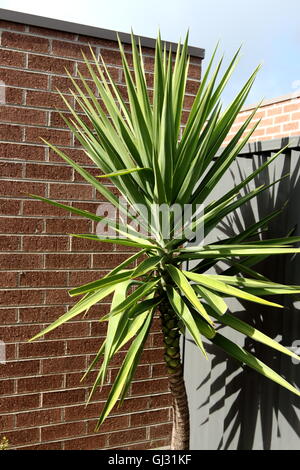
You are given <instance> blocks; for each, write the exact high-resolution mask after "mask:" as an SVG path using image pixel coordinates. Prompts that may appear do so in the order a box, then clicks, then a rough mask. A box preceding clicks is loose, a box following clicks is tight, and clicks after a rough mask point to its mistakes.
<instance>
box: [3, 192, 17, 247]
mask: <svg viewBox="0 0 300 470" xmlns="http://www.w3.org/2000/svg"><path fill="white" fill-rule="evenodd" d="M20 213H21V202H20V201H15V200H12V199H2V200H0V214H1V215H11V214H14V215H20ZM12 243H14V242H12ZM0 244H1V249H3V248H4V245H3V241H2V242H1V243H0Z"/></svg>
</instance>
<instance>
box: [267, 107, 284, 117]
mask: <svg viewBox="0 0 300 470" xmlns="http://www.w3.org/2000/svg"><path fill="white" fill-rule="evenodd" d="M281 113H282V107H281V106H276V107H275V108H271V109H268V110H267V115H268V116H274V115H275V114H281Z"/></svg>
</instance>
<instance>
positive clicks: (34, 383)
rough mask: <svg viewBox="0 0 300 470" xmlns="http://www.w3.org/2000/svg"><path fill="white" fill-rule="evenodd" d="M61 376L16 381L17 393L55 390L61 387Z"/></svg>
mask: <svg viewBox="0 0 300 470" xmlns="http://www.w3.org/2000/svg"><path fill="white" fill-rule="evenodd" d="M63 382H64V380H63V375H49V376H46V377H29V378H26V379H23V378H22V379H18V382H17V389H18V393H25V392H43V391H46V390H56V389H59V388H62V387H63Z"/></svg>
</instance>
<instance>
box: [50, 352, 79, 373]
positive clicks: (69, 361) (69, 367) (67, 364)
mask: <svg viewBox="0 0 300 470" xmlns="http://www.w3.org/2000/svg"><path fill="white" fill-rule="evenodd" d="M84 368H85V357H84V356H78V357H69V356H65V357H61V358H54V359H44V360H43V361H42V371H43V374H51V373H53V372H55V373H58V372H68V371H74V370H84Z"/></svg>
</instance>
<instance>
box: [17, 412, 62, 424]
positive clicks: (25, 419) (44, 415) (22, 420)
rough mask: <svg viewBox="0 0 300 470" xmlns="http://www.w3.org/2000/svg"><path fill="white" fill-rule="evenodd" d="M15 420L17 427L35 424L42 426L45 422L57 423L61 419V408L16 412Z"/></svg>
mask: <svg viewBox="0 0 300 470" xmlns="http://www.w3.org/2000/svg"><path fill="white" fill-rule="evenodd" d="M16 421H17V427H18V428H23V427H26V428H29V427H32V426H34V427H36V426H43V425H47V424H53V423H59V422H60V421H61V410H60V409H50V410H40V411H31V412H26V413H17V414H16Z"/></svg>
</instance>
